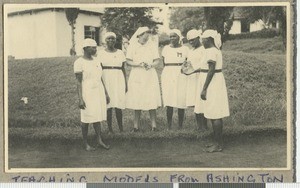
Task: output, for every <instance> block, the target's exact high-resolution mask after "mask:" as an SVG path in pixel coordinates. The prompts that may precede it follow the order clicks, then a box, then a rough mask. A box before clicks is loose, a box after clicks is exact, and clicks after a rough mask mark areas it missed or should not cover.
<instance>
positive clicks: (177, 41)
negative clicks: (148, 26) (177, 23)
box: [161, 29, 189, 129]
mask: <svg viewBox="0 0 300 188" xmlns="http://www.w3.org/2000/svg"><path fill="white" fill-rule="evenodd" d="M181 39H182V35H181V32H180V31H179V30H178V29H172V30H171V31H170V45H168V46H165V47H164V49H163V51H162V58H163V64H164V69H163V71H162V74H161V84H162V94H163V95H162V96H163V104H164V106H166V107H167V121H168V129H171V127H172V117H173V109H174V108H177V109H178V126H179V128H182V125H183V118H184V111H185V108H186V107H187V106H186V89H187V88H186V78H187V76H186V75H184V74H183V73H181V66H182V64H183V62H184V61H185V60H186V59H187V54H188V50H189V48H188V47H187V46H183V45H182V44H181Z"/></svg>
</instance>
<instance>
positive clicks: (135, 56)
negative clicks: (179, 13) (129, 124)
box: [126, 27, 161, 132]
mask: <svg viewBox="0 0 300 188" xmlns="http://www.w3.org/2000/svg"><path fill="white" fill-rule="evenodd" d="M149 35H150V33H149V28H148V27H140V28H138V30H137V31H136V32H135V33H134V35H133V36H132V37H131V39H130V44H129V46H128V49H127V54H126V60H127V64H128V65H130V66H131V72H130V75H129V79H128V92H127V95H126V108H128V109H132V110H134V121H133V126H134V128H133V131H134V132H137V131H139V125H140V118H141V111H142V110H146V111H149V114H150V119H151V127H152V131H155V130H157V128H156V127H157V126H156V109H157V108H158V107H159V106H161V95H160V88H159V82H158V76H157V72H156V70H155V67H156V65H157V64H158V63H159V62H160V60H159V54H158V51H157V50H155V49H152V48H153V45H151V44H150V43H148V39H149Z"/></svg>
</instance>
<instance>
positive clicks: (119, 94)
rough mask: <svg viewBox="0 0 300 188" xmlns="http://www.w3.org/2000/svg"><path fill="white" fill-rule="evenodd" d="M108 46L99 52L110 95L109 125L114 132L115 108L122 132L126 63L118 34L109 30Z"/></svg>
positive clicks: (105, 36) (108, 106) (107, 35)
mask: <svg viewBox="0 0 300 188" xmlns="http://www.w3.org/2000/svg"><path fill="white" fill-rule="evenodd" d="M104 38H105V42H106V48H105V49H104V50H101V51H100V52H99V55H98V56H99V60H100V62H101V64H102V69H103V81H104V84H105V86H106V89H107V92H108V94H109V96H110V103H109V104H108V105H107V125H108V129H109V131H110V132H111V133H112V132H113V129H112V110H113V108H114V109H115V112H116V118H117V123H118V126H119V130H120V132H122V131H123V117H122V116H123V115H122V110H123V109H125V93H126V92H127V82H126V72H125V63H126V58H125V55H124V53H123V51H122V50H119V49H116V48H115V44H116V34H115V33H113V32H107V33H105V35H104Z"/></svg>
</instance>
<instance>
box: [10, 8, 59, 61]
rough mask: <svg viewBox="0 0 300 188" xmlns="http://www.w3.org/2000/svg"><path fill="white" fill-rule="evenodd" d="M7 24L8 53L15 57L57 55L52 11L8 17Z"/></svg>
mask: <svg viewBox="0 0 300 188" xmlns="http://www.w3.org/2000/svg"><path fill="white" fill-rule="evenodd" d="M7 24H8V30H7V36H8V41H7V42H8V55H12V56H14V57H15V58H17V59H23V58H39V57H55V56H56V55H57V54H56V52H57V48H56V47H57V45H56V35H55V33H56V32H55V31H56V25H55V14H54V12H50V11H49V12H48V11H47V12H38V13H33V14H23V15H16V16H12V17H8V19H7Z"/></svg>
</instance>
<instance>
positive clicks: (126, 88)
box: [122, 61, 128, 92]
mask: <svg viewBox="0 0 300 188" xmlns="http://www.w3.org/2000/svg"><path fill="white" fill-rule="evenodd" d="M125 64H126V61H124V62H123V64H122V72H123V75H124V80H125V92H127V91H128V85H127V77H126V70H125Z"/></svg>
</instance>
